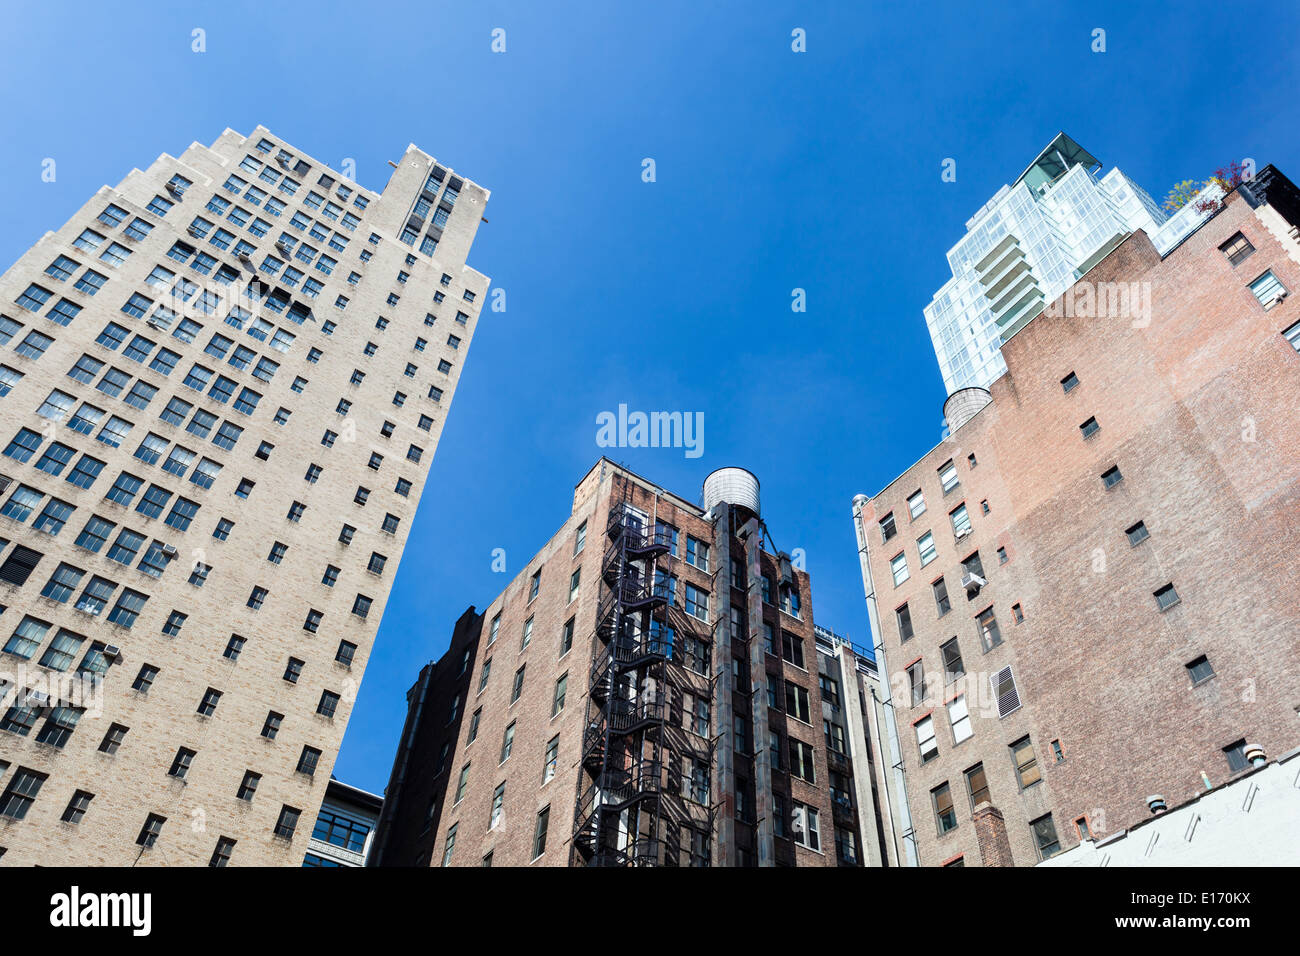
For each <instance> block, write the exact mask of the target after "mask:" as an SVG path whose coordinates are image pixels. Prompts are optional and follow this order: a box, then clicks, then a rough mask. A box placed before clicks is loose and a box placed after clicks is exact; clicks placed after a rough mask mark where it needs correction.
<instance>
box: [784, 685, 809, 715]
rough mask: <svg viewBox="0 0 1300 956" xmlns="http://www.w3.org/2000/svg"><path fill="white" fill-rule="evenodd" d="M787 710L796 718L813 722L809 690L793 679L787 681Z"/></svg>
mask: <svg viewBox="0 0 1300 956" xmlns="http://www.w3.org/2000/svg"><path fill="white" fill-rule="evenodd" d="M785 712H786V713H787V714H789V715H790V716H791V717H793V718H795V720H801V721H803V722H804V723H805V724H807V723H811V722H812V721H811V716H810V710H809V703H808V691H807V689H806V688H803V687H800V686H799V685H798V684H796V683H794V682H793V681H786V682H785Z"/></svg>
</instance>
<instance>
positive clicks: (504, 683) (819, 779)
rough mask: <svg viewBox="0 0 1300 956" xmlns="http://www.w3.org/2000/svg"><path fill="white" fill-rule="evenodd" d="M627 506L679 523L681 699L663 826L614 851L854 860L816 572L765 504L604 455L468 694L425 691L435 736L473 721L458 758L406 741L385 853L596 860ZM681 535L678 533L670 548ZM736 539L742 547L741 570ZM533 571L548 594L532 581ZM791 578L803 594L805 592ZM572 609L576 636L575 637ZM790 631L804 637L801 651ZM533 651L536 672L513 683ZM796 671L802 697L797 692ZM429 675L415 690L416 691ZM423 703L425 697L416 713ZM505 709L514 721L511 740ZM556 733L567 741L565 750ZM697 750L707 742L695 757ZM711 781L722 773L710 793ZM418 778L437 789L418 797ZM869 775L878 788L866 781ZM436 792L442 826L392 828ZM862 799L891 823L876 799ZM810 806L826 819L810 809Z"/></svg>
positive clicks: (699, 858) (524, 581)
mask: <svg viewBox="0 0 1300 956" xmlns="http://www.w3.org/2000/svg"><path fill="white" fill-rule="evenodd" d="M629 506H630V507H631V508H632V509H633V510H634V511H636V512H637V513H639V515H641V516H642V517H641V518H639V519H638V527H642V526H643V527H644V528H645V529H647V534H649V533H650V531H651V529H656V528H657V529H658V531H657V532H655V533H656V534H658V535H659V537H660V539H661V540H662V541H664V542H665V545H664V548H665V553H664V554H663V556H662V557H661V558H660V559H659V560H658V563H657V567H658V568H659V570H660V571H661V572H662V575H663V576H662V577H659V578H657V579H656V580H657V581H659V582H660V583H661V584H662V586H663V588H664V590H665V591H666V592H667V593H669V594H670V595H671V601H670V603H671V609H668V610H667V616H666V617H664V618H663V620H664V621H665V623H666V624H667V625H668V626H671V627H672V628H673V629H674V637H673V639H672V650H671V652H670V653H669V655H668V660H667V662H666V664H665V666H666V667H667V668H668V669H669V671H668V678H667V680H666V681H665V686H664V687H661V688H657V689H656V690H655V693H657V694H660V695H662V699H663V700H664V701H665V703H666V715H667V716H666V718H665V723H664V725H663V728H662V731H661V732H662V734H663V737H664V741H665V744H664V747H663V756H662V761H661V764H660V765H657V767H656V770H655V774H656V779H655V780H654V781H653V782H648V781H645V780H644V779H642V785H644V786H651V787H653V788H655V789H656V792H658V793H659V794H660V796H659V799H660V800H661V801H662V806H663V807H664V808H665V809H664V810H663V812H662V820H663V821H664V826H663V827H662V829H661V830H660V831H659V832H657V833H656V834H646V833H644V832H640V831H637V832H633V833H629V834H627V835H626V841H625V842H626V846H625V847H624V848H623V849H622V850H621V851H619V852H616V853H614V854H613V855H612V857H610V858H614V859H616V860H617V861H621V862H634V863H639V864H647V863H656V864H664V865H683V866H686V865H713V866H737V865H741V866H743V865H797V866H835V865H837V862H839V861H838V860H837V854H836V842H835V829H834V825H835V822H836V821H837V820H839V819H840V818H841V814H840V813H838V812H836V813H834V814H833V812H832V804H831V800H830V796H829V793H828V788H827V783H826V781H827V779H828V764H827V755H826V743H825V739H824V735H823V728H822V727H821V726H817V725H815V721H816V720H818V718H819V717H820V716H822V714H823V700H822V695H821V692H820V688H819V686H818V680H817V650H816V643H815V641H816V639H815V635H814V631H813V612H812V599H811V598H812V596H811V586H810V581H809V578H808V576H807V574H805V573H804V572H803V571H800V570H798V569H797V568H790V569H789V576H788V587H785V586H783V585H782V583H781V582H782V564H781V561H780V558H779V556H778V555H773V554H771V553H769V552H767V551H765V550H762V548H761V546H760V541H761V533H760V525H759V522H758V520H757V519H756V517H755V516H753V515H752V514H751V513H749V512H747V511H745V510H743V509H740V508H737V507H735V506H730V505H721V506H719V508H718V509H715V511H714V512H713V513H711V514H706V513H705V512H704V511H703V510H702V509H701V508H700V507H699V506H698V505H695V504H693V503H691V502H689V501H686V500H685V499H682V498H679V497H677V496H675V495H673V494H671V493H669V492H667V491H665V490H663V489H661V488H658V487H656V486H655V485H653V484H651V483H650V482H648V481H646V480H644V479H642V478H639V477H638V476H636V475H634V474H632V473H631V472H628V471H626V470H625V469H623V468H620V467H619V466H616V465H614V464H613V463H612V462H610V461H608V460H605V459H602V460H601V461H600V462H599V463H598V464H597V465H596V467H594V468H593V469H592V470H591V471H590V472H589V473H588V474H587V475H586V477H584V478H583V480H582V481H581V482H579V484H578V486H577V488H576V490H575V494H574V502H573V510H572V514H571V515H570V517H569V519H568V521H566V522H565V524H564V525H563V527H561V528H560V530H559V531H558V532H557V533H556V534H555V536H554V537H553V538H552V539H551V540H550V541H549V542H548V543H547V544H546V546H545V547H544V548H542V550H541V551H540V552H538V554H537V555H535V556H534V557H533V558H532V560H531V561H529V562H528V564H527V566H526V567H525V569H524V570H523V571H521V572H520V573H519V574H518V575H517V576H516V577H515V578H514V580H513V581H512V582H511V583H510V584H509V585H508V586H507V587H506V589H505V590H504V591H503V592H502V593H501V595H499V596H498V597H497V598H496V599H495V600H494V601H493V602H492V603H491V604H490V605H489V606H488V607H487V609H486V610H485V611H484V613H483V617H482V620H483V624H482V634H481V636H480V638H479V640H478V645H477V650H476V652H475V654H474V660H473V664H472V667H471V673H472V675H473V676H472V679H471V680H470V681H469V686H468V690H467V694H468V697H467V699H465V700H463V701H460V702H458V703H456V704H455V705H454V707H453V702H452V701H453V699H454V696H455V692H454V691H453V693H452V695H451V696H450V697H448V696H437V695H430V696H428V697H426V698H425V703H424V716H423V718H421V719H422V720H423V721H424V722H425V723H426V724H427V725H428V726H429V728H430V729H429V730H428V731H427V733H428V736H429V737H430V739H434V738H436V737H437V736H438V734H439V731H438V730H437V728H439V727H442V726H444V725H446V724H447V722H448V716H449V715H450V714H451V713H452V712H453V710H454V709H459V710H460V712H461V713H462V714H463V717H462V718H461V719H462V721H463V723H462V726H461V728H460V732H459V733H458V734H456V735H455V736H456V738H457V743H456V744H455V747H454V753H453V755H452V756H450V757H449V759H447V760H446V761H445V765H444V763H443V761H441V760H440V759H436V758H435V759H429V757H427V756H420V755H419V754H418V753H417V752H416V751H414V750H413V751H411V755H410V759H409V760H408V759H407V753H406V750H407V748H406V746H405V744H404V745H403V746H402V747H401V748H400V749H399V752H398V756H397V762H396V763H395V765H394V776H393V778H392V780H390V783H389V787H388V790H387V799H388V806H390V807H392V808H393V813H394V817H393V821H392V823H391V826H392V833H393V836H392V837H391V838H389V839H387V841H386V843H385V846H386V848H387V849H386V851H385V853H384V856H383V858H382V859H380V860H379V861H378V862H379V863H380V864H381V865H411V864H413V863H421V862H423V863H427V864H430V865H433V866H438V865H442V864H443V863H444V861H446V863H447V864H448V865H452V866H478V865H483V864H484V863H485V862H486V863H488V864H490V865H494V866H503V865H512V866H524V865H533V866H569V865H584V864H589V863H590V862H592V853H591V852H590V851H591V849H592V848H591V847H590V846H589V845H588V844H585V843H583V842H582V841H581V840H580V841H579V842H578V844H577V845H575V843H574V840H573V838H574V835H575V830H576V831H577V832H579V833H580V834H581V833H582V832H585V828H584V827H583V825H582V824H583V821H584V820H585V819H587V818H588V814H589V811H590V808H591V798H592V795H593V779H594V778H593V770H592V763H591V761H590V758H591V756H592V753H593V750H592V740H591V738H590V737H588V738H587V740H586V742H585V743H584V729H586V727H587V726H588V721H598V719H599V711H600V704H599V698H593V697H592V678H593V673H595V674H596V676H600V673H601V660H602V658H601V657H600V654H601V652H602V650H603V647H604V643H603V641H602V639H601V638H600V636H599V635H598V633H597V632H598V623H599V622H600V620H601V619H602V618H601V615H602V611H603V607H604V606H605V605H603V602H604V601H605V600H606V599H607V598H608V596H609V595H610V594H611V587H610V585H609V584H607V583H606V581H607V579H606V577H605V576H604V575H603V574H602V571H603V570H604V568H603V562H604V561H605V558H606V554H607V547H608V546H609V545H610V542H611V537H610V534H611V532H609V531H608V530H607V529H608V527H609V522H610V516H611V513H613V514H615V515H616V516H617V515H619V514H623V513H624V511H625V509H627V508H628V507H629ZM714 519H716V524H715V521H714ZM642 523H643V524H642ZM733 531H734V532H736V533H733ZM670 532H673V533H672V534H670ZM689 538H694V539H696V541H698V542H702V543H705V544H707V545H708V548H709V551H708V558H707V560H701V559H700V558H698V557H697V558H696V560H695V563H691V561H689V560H687V556H688V554H689V553H691V550H690V549H692V548H696V547H697V546H696V545H691V544H690V543H689V542H688V539H689ZM670 539H671V540H672V541H674V542H675V544H673V545H672V546H671V547H670V546H669V545H668V544H667V542H668V541H669V540H670ZM579 542H581V544H579ZM694 553H695V554H696V555H698V554H699V553H700V552H699V551H695V552H694ZM732 557H735V558H736V560H737V561H738V562H739V567H737V568H736V570H735V574H736V577H735V579H734V583H733V580H732V579H731V575H732V573H733V571H732V565H731V560H730V559H731V558H732ZM575 573H579V579H578V581H577V583H576V585H575V584H574V579H573V575H574V574H575ZM535 575H539V577H537V582H538V583H537V593H536V595H535V596H532V583H533V580H534V576H535ZM763 576H767V577H768V579H769V581H770V584H769V586H768V588H767V594H768V597H769V600H764V592H765V589H764V586H763V584H762V578H763ZM669 579H674V580H675V583H673V584H671V585H670V584H669V583H668V582H669ZM688 585H689V586H691V587H694V588H698V589H699V590H700V591H701V592H704V593H706V594H707V595H708V598H707V602H708V604H707V612H706V613H704V614H702V615H701V616H700V617H699V618H691V617H690V615H689V613H688V611H689V605H690V601H691V598H690V597H688ZM689 593H693V592H689ZM791 593H793V594H795V595H797V598H795V599H793V600H792V599H791V597H790V594H791ZM720 596H721V597H720ZM732 608H734V609H735V615H734V617H733V615H732ZM656 613H660V614H661V615H662V613H663V612H656ZM530 621H531V626H530V627H531V630H530V631H529V634H530V638H529V641H528V644H527V646H526V647H525V646H523V635H524V633H525V628H526V627H529V625H528V623H527V622H530ZM569 622H571V626H572V630H571V633H572V642H571V646H568V644H567V642H566V637H565V635H566V634H567V633H570V632H569V631H568V630H567V629H566V625H567V624H569ZM764 624H766V625H770V626H771V627H772V629H773V631H772V633H773V640H774V642H775V649H776V653H775V654H773V653H770V652H768V651H767V650H766V638H765V635H764V634H758V635H755V634H754V633H753V631H754V629H755V627H756V626H757V627H762V626H763V625H764ZM655 633H656V634H659V633H662V631H656V632H655ZM783 634H784V635H785V637H786V639H788V642H789V643H788V647H789V650H788V651H787V652H786V653H784V654H783V653H782V646H783V645H782V641H783V638H782V635H783ZM461 654H462V652H461V651H460V650H458V649H457V648H456V647H453V648H452V649H451V650H449V651H448V652H447V654H446V655H444V657H443V658H442V660H441V661H439V663H438V665H437V667H438V668H444V667H447V668H449V669H455V667H458V666H459V658H460V656H461ZM489 661H490V662H491V663H490V667H489V666H488V662H489ZM733 662H734V663H733ZM593 663H595V665H596V666H594V667H593ZM485 668H486V669H487V671H488V674H487V677H486V678H484V676H483V675H484V671H485ZM521 669H522V671H523V677H522V685H521V687H520V689H519V693H518V695H517V699H513V700H512V698H515V696H516V695H515V686H516V677H517V675H518V674H519V673H520V671H521ZM756 672H757V673H758V674H759V675H761V676H760V677H759V680H760V681H765V682H766V683H767V684H768V688H769V692H768V693H764V688H763V687H759V688H758V691H757V693H753V692H752V687H753V683H754V674H755V673H756ZM561 678H564V679H566V681H567V689H566V693H565V700H564V705H563V707H562V708H557V706H556V686H557V681H559V680H560V679H561ZM417 686H418V685H417ZM787 686H788V687H789V688H790V693H791V694H793V695H795V697H796V704H795V708H794V709H795V710H796V711H797V712H798V713H791V712H790V710H789V708H788V707H787V706H786V695H787V690H786V688H787ZM854 693H856V688H855V689H854ZM415 694H416V691H415V689H413V691H412V697H411V699H412V700H414V699H415ZM805 695H806V696H805ZM805 701H806V704H805ZM769 704H774V705H775V706H769ZM589 705H590V706H589ZM805 706H806V710H804V709H803V708H804V707H805ZM476 715H477V716H476ZM413 719H415V718H414V716H413V712H412V716H408V728H409V726H410V725H411V722H412V720H413ZM507 728H513V734H512V736H511V738H510V745H509V748H508V755H507V753H506V750H507V748H506V747H505V736H506V734H507ZM774 734H775V735H776V736H775V738H774V737H773V735H774ZM417 737H418V734H417ZM471 738H472V739H471ZM407 739H409V738H407ZM553 741H554V742H555V746H556V749H555V750H554V751H553V752H550V751H549V750H548V748H549V747H550V745H551V744H552V742H553ZM710 741H712V742H713V751H712V755H711V756H710V755H709V747H710ZM794 742H797V743H798V744H802V745H804V747H806V748H807V749H806V750H805V749H803V748H799V750H800V753H801V754H803V753H806V754H809V755H810V758H811V759H810V762H809V765H808V769H807V770H806V771H805V772H804V776H800V775H797V774H795V773H792V772H791V770H792V769H793V768H792V767H791V754H792V752H793V750H792V745H793V743H794ZM774 744H775V751H774V750H773V745H774ZM647 746H648V745H647ZM432 750H433V748H432V747H430V748H427V749H426V750H425V751H424V753H425V754H430V753H431V752H432ZM774 752H775V753H776V754H779V757H778V758H777V759H776V760H774V759H773V756H774ZM691 754H696V755H701V754H702V755H703V763H702V765H701V766H700V768H699V774H698V775H695V776H693V775H692V772H691V764H690V760H691ZM503 757H504V759H503ZM403 763H405V765H406V766H407V768H408V769H407V770H406V772H405V778H404V781H405V782H404V783H403V784H402V785H401V786H398V785H397V781H398V776H397V774H398V770H397V768H398V767H399V766H400V765H402V764H403ZM465 768H468V770H467V771H466V769H465ZM462 772H465V774H466V776H465V783H464V787H463V789H462V787H461V774H462ZM417 777H418V778H419V780H418V782H417V780H416V778H417ZM804 777H809V778H811V780H809V779H805V778H804ZM767 781H770V782H767ZM502 785H504V797H503V799H502V801H501V809H500V811H499V813H497V814H496V816H495V821H494V813H493V806H494V795H495V794H496V793H497V791H498V788H499V787H501V786H502ZM697 786H699V787H704V788H705V789H704V790H700V791H698V792H697V791H696V789H695V788H696V787H697ZM404 790H414V791H418V793H419V794H420V796H419V797H412V798H408V797H407V795H406V794H405V793H404V792H403V791H404ZM866 792H867V793H868V794H869V793H871V790H870V786H869V784H868V786H867V790H866ZM425 793H433V794H434V795H435V796H434V800H435V802H436V803H437V805H438V806H437V809H436V810H435V811H434V815H433V819H434V820H436V824H435V828H436V836H435V837H434V839H433V840H432V841H431V845H430V842H429V841H427V840H426V839H425V838H424V837H420V838H418V839H411V838H409V837H408V838H403V840H402V841H401V842H402V843H403V845H402V846H400V847H397V846H395V844H396V843H397V842H399V838H398V836H397V834H399V833H410V832H411V830H412V829H415V830H418V829H419V827H417V826H415V825H414V824H412V823H409V822H408V821H406V820H404V819H402V818H403V817H404V816H405V815H407V814H411V813H415V812H417V811H419V812H424V810H425V803H424V802H422V801H423V799H424V798H423V795H424V794H425ZM697 798H698V799H697ZM795 802H798V803H800V804H803V805H806V806H807V807H809V808H811V809H812V810H813V811H815V813H816V829H817V839H816V840H815V841H814V840H813V839H811V838H810V837H809V836H807V835H805V836H804V837H803V843H805V844H811V843H813V842H815V843H816V849H814V848H812V847H811V846H807V845H801V844H800V843H799V842H797V841H796V840H795V839H794V833H793V829H794V828H793V826H792V822H793V817H792V813H793V805H794V803H795ZM575 806H576V807H578V808H579V812H578V813H577V814H576V815H575ZM711 806H712V809H713V812H712V814H710V807H711ZM543 810H548V817H547V820H548V823H547V838H546V841H545V848H544V850H543V851H542V852H540V853H534V849H535V848H536V846H537V837H538V817H539V813H540V812H541V811H543ZM860 816H861V818H862V819H863V820H864V821H868V822H870V823H871V825H872V826H873V827H874V825H875V821H876V818H877V813H876V811H875V809H874V808H868V809H867V810H866V811H864V812H862V813H861V814H860ZM802 819H803V820H809V819H812V818H811V817H810V816H808V815H807V814H805V815H804V817H803V818H802ZM853 819H856V818H853ZM805 826H807V824H805ZM453 828H454V839H452V840H450V842H449V835H450V834H451V833H452V832H453ZM805 833H806V831H805ZM692 834H694V836H693V835H692ZM381 839H383V835H382V834H381ZM858 845H859V846H861V844H860V843H859V844H858ZM877 852H878V851H877ZM854 862H857V863H861V862H862V860H861V858H858V859H856V860H855V861H854Z"/></svg>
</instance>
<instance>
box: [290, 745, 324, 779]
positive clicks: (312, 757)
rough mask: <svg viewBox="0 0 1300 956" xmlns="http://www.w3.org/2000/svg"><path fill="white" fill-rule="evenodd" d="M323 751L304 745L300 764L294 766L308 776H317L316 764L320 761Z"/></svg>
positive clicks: (299, 758)
mask: <svg viewBox="0 0 1300 956" xmlns="http://www.w3.org/2000/svg"><path fill="white" fill-rule="evenodd" d="M320 756H321V752H320V751H319V750H317V749H316V748H315V747H303V748H302V753H301V754H300V755H299V757H298V766H297V767H296V768H294V769H295V770H296V771H297V772H298V773H301V774H306V775H307V776H308V777H312V776H315V774H316V765H317V764H318V763H320Z"/></svg>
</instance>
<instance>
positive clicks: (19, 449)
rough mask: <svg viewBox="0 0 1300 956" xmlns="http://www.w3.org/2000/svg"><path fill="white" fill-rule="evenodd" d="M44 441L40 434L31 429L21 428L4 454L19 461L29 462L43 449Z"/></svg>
mask: <svg viewBox="0 0 1300 956" xmlns="http://www.w3.org/2000/svg"><path fill="white" fill-rule="evenodd" d="M42 440H43V439H42V438H41V435H40V433H39V432H34V431H32V430H31V429H30V428H20V429H18V434H17V435H15V436H14V439H13V441H11V442H10V443H9V445H8V447H7V448H5V450H4V453H5V454H6V455H8V456H9V457H10V458H15V459H17V460H18V461H28V460H29V459H30V458H31V457H32V455H33V454H35V453H36V450H37V449H38V448H40V447H41V441H42Z"/></svg>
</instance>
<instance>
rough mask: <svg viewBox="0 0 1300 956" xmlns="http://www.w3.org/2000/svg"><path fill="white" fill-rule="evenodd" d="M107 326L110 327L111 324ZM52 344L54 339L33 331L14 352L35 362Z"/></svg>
mask: <svg viewBox="0 0 1300 956" xmlns="http://www.w3.org/2000/svg"><path fill="white" fill-rule="evenodd" d="M109 324H110V325H112V323H109ZM101 338H102V336H101ZM53 342H54V339H52V338H50V337H49V336H48V335H42V334H41V333H40V332H37V331H35V330H33V331H31V332H28V333H27V338H25V339H23V341H22V344H20V345H19V346H18V347H17V348H16V349H15V350H14V351H16V352H17V353H18V354H19V355H22V356H25V357H27V358H29V359H32V360H33V361H35V360H36V359H39V358H40V357H41V356H42V355H44V354H45V350H46V349H48V348H49V347H50V345H51V344H53Z"/></svg>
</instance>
